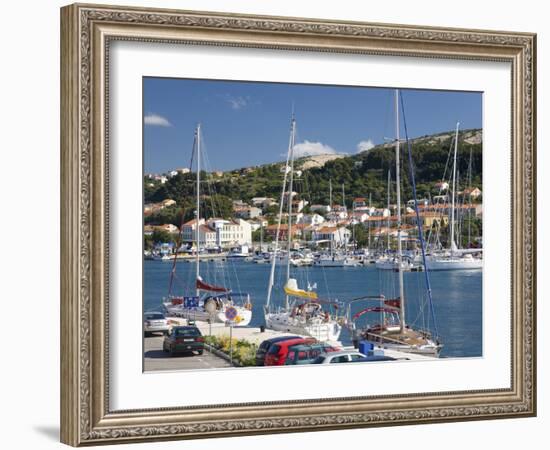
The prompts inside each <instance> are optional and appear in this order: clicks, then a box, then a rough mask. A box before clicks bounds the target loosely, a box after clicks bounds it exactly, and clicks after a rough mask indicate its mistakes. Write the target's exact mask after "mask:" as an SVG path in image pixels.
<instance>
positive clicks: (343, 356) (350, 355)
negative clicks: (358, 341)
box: [312, 351, 395, 364]
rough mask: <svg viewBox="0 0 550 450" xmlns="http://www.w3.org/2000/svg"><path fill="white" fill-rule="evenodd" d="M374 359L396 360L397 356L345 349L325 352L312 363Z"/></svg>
mask: <svg viewBox="0 0 550 450" xmlns="http://www.w3.org/2000/svg"><path fill="white" fill-rule="evenodd" d="M373 361H395V358H392V357H390V356H385V355H376V354H374V355H368V356H367V355H364V354H363V353H359V352H357V351H343V352H332V353H328V352H327V353H323V354H321V355H319V356H318V357H317V359H315V361H313V363H312V364H337V363H348V362H373Z"/></svg>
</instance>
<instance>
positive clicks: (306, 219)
mask: <svg viewBox="0 0 550 450" xmlns="http://www.w3.org/2000/svg"><path fill="white" fill-rule="evenodd" d="M324 221H325V218H324V217H323V216H321V215H319V214H305V215H304V216H302V218H301V219H300V223H305V224H307V225H313V226H315V225H321V224H322V223H323V222H324Z"/></svg>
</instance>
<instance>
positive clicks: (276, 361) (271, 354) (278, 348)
mask: <svg viewBox="0 0 550 450" xmlns="http://www.w3.org/2000/svg"><path fill="white" fill-rule="evenodd" d="M315 342H316V340H315V339H314V338H296V339H289V340H287V341H283V342H277V343H276V344H273V345H272V346H271V347H270V348H269V351H268V352H267V354H266V355H265V360H264V365H265V366H283V365H284V364H285V361H286V357H287V356H288V348H289V347H292V346H293V345H298V344H313V343H315Z"/></svg>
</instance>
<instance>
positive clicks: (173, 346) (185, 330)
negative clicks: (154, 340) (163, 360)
mask: <svg viewBox="0 0 550 450" xmlns="http://www.w3.org/2000/svg"><path fill="white" fill-rule="evenodd" d="M162 349H163V350H164V351H165V352H169V353H170V355H171V356H174V355H175V354H176V353H192V352H197V353H198V354H199V355H202V353H203V351H204V337H203V336H202V334H201V332H200V330H199V329H198V328H197V327H189V326H186V327H173V328H172V330H171V331H170V334H169V335H168V336H166V337H165V338H164V342H163V343H162Z"/></svg>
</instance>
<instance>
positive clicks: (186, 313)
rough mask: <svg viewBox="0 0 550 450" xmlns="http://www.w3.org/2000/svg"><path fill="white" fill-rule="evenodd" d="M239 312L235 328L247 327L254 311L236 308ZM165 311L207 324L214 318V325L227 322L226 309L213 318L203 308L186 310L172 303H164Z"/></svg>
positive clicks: (171, 314)
mask: <svg viewBox="0 0 550 450" xmlns="http://www.w3.org/2000/svg"><path fill="white" fill-rule="evenodd" d="M232 306H233V307H234V308H235V309H236V310H237V317H236V320H235V322H234V325H233V326H236V327H245V326H247V325H249V324H250V321H251V320H252V311H251V310H249V309H247V308H244V307H242V306H234V305H232ZM164 309H165V310H166V312H167V314H168V315H169V316H174V317H183V318H186V319H191V320H198V321H199V322H207V321H208V320H209V319H210V318H212V322H213V323H225V322H226V321H227V319H226V317H225V309H224V310H223V311H217V312H216V313H214V314H213V315H212V316H210V314H208V312H206V311H205V310H204V309H203V308H201V307H198V308H185V307H183V306H182V305H173V304H172V303H170V302H166V303H164Z"/></svg>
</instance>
